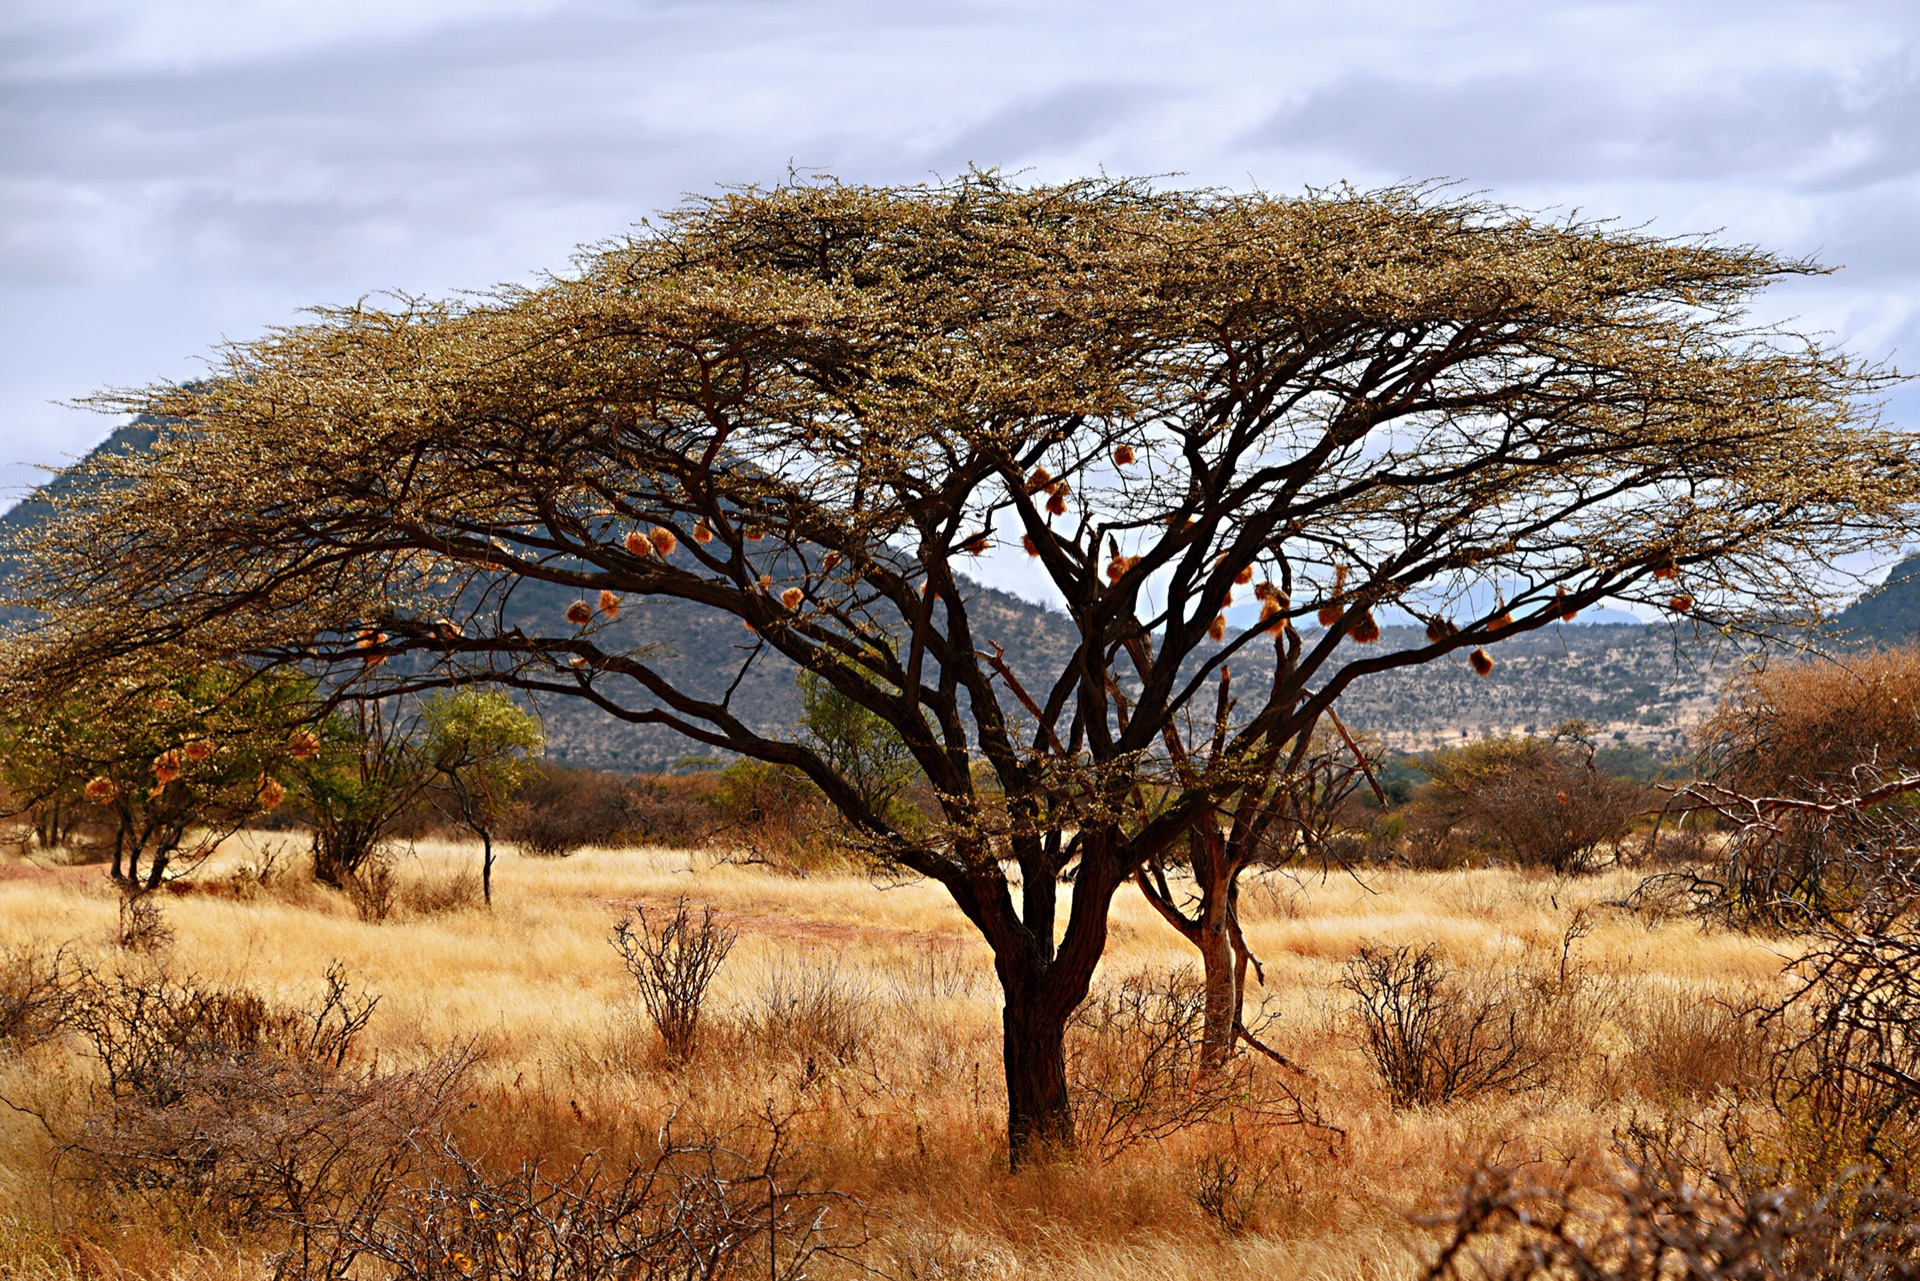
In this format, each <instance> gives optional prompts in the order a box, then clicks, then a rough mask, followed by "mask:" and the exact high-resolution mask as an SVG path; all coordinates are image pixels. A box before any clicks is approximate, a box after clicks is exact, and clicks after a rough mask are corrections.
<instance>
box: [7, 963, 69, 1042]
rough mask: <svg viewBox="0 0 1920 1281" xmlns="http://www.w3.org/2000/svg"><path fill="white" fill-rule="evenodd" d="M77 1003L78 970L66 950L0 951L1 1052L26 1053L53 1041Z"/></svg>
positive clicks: (64, 1025)
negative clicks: (22, 1051) (21, 1051)
mask: <svg viewBox="0 0 1920 1281" xmlns="http://www.w3.org/2000/svg"><path fill="white" fill-rule="evenodd" d="M77 998H78V970H77V967H76V965H75V963H74V961H73V958H72V957H71V956H70V955H69V953H68V952H67V950H66V949H65V948H53V949H49V948H47V947H45V946H42V945H38V944H30V943H29V944H17V945H15V946H12V947H8V948H4V949H0V1050H15V1051H19V1050H26V1049H30V1048H32V1047H33V1046H36V1045H40V1044H42V1043H43V1042H46V1041H50V1040H52V1039H53V1038H54V1037H56V1036H58V1035H59V1034H60V1032H61V1030H62V1029H63V1028H65V1027H66V1025H67V1022H68V1020H69V1019H70V1018H71V1017H72V1011H73V1007H74V1003H75V1001H76V1000H77Z"/></svg>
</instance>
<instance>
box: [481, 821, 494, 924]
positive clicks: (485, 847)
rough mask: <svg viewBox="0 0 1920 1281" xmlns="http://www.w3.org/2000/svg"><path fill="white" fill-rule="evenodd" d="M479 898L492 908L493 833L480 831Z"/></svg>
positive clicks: (485, 830)
mask: <svg viewBox="0 0 1920 1281" xmlns="http://www.w3.org/2000/svg"><path fill="white" fill-rule="evenodd" d="M480 897H481V898H482V899H484V900H486V904H487V906H488V907H492V906H493V833H492V832H490V831H488V830H487V829H486V828H484V827H483V828H481V829H480Z"/></svg>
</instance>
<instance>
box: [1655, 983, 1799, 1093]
mask: <svg viewBox="0 0 1920 1281" xmlns="http://www.w3.org/2000/svg"><path fill="white" fill-rule="evenodd" d="M1758 1004H1759V1002H1758V1000H1757V998H1756V999H1755V1000H1753V1001H1749V1002H1744V1003H1732V1002H1728V1001H1724V1000H1716V999H1712V998H1709V997H1705V996H1702V995H1700V994H1699V993H1695V992H1689V991H1684V990H1683V991H1672V990H1669V991H1660V992H1655V993H1653V994H1651V995H1649V996H1647V997H1645V998H1643V999H1642V1000H1640V1001H1638V1002H1636V1003H1635V1005H1634V1006H1633V1008H1632V1009H1631V1010H1630V1011H1628V1013H1627V1018H1626V1022H1627V1024H1628V1028H1627V1031H1628V1035H1629V1036H1630V1037H1631V1039H1632V1049H1631V1050H1629V1051H1628V1053H1627V1054H1626V1056H1625V1058H1624V1060H1623V1061H1622V1062H1621V1064H1620V1073H1621V1076H1622V1079H1623V1083H1624V1084H1625V1085H1627V1086H1628V1087H1629V1088H1631V1089H1633V1090H1634V1091H1636V1092H1637V1093H1639V1094H1640V1095H1641V1096H1642V1097H1645V1098H1649V1099H1659V1100H1666V1101H1672V1102H1678V1103H1698V1102H1700V1101H1701V1100H1704V1099H1708V1098H1711V1097H1713V1096H1714V1095H1716V1094H1719V1093H1721V1092H1723V1091H1728V1092H1732V1093H1735V1094H1746V1093H1749V1092H1750V1091H1752V1090H1753V1089H1755V1088H1757V1087H1758V1086H1760V1085H1761V1084H1763V1083H1764V1081H1765V1079H1766V1073H1767V1063H1768V1060H1769V1055H1770V1052H1771V1048H1772V1047H1771V1041H1772V1038H1771V1036H1770V1034H1769V1031H1768V1029H1767V1028H1766V1027H1765V1026H1764V1025H1762V1024H1761V1022H1760V1021H1759V1018H1758V1015H1757V1007H1758Z"/></svg>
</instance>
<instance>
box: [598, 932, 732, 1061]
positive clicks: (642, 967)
mask: <svg viewBox="0 0 1920 1281" xmlns="http://www.w3.org/2000/svg"><path fill="white" fill-rule="evenodd" d="M636 926H637V927H638V928H635V927H636ZM737 937H738V935H737V934H736V933H735V932H734V931H733V930H731V929H729V928H727V927H726V926H725V925H722V924H720V923H719V922H718V921H716V920H714V918H713V909H712V908H710V907H702V908H701V909H700V915H699V917H698V918H697V919H696V918H695V916H694V914H693V910H692V909H691V908H690V907H689V906H688V904H687V900H686V898H685V896H682V897H681V898H679V899H678V900H676V901H675V903H674V907H673V912H672V914H671V915H668V916H667V917H666V918H665V919H664V920H663V921H661V922H659V923H655V922H654V921H651V920H649V919H648V918H647V913H646V911H645V910H644V909H635V911H634V914H633V919H632V920H631V921H622V922H620V924H618V925H616V926H615V927H614V930H613V940H612V942H613V945H614V947H615V948H616V949H618V950H619V952H620V956H621V959H622V960H624V961H625V962H626V966H627V972H628V973H629V974H631V975H633V980H634V982H635V983H637V984H638V985H639V987H640V999H641V1001H642V1003H644V1004H645V1005H646V1007H647V1016H648V1017H649V1018H651V1019H652V1020H653V1025H654V1027H655V1028H656V1029H658V1031H659V1033H660V1040H661V1043H662V1044H663V1045H664V1046H665V1048H666V1052H667V1057H668V1058H669V1059H673V1060H682V1059H685V1058H686V1057H687V1056H688V1055H690V1054H692V1053H693V1046H694V1039H695V1037H696V1036H697V1035H698V1034H699V1030H700V1010H701V1006H702V1004H703V1003H704V1002H705V1000H706V994H707V986H708V985H709V984H710V983H712V982H713V977H714V975H716V974H718V973H719V972H720V966H721V964H722V963H723V962H725V961H726V959H727V953H728V952H730V951H732V950H733V944H734V941H735V939H736V938H737Z"/></svg>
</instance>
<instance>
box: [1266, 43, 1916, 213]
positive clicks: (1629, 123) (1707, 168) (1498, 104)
mask: <svg viewBox="0 0 1920 1281" xmlns="http://www.w3.org/2000/svg"><path fill="white" fill-rule="evenodd" d="M1594 70H1595V69H1593V68H1587V67H1582V66H1580V65H1578V64H1577V63H1569V64H1568V65H1566V66H1563V67H1559V68H1553V69H1541V70H1535V71H1531V72H1528V73H1525V74H1516V73H1508V74H1504V75H1497V76H1488V77H1476V78H1474V79H1471V80H1465V81H1458V82H1423V81H1418V80H1412V79H1407V78H1389V77H1384V76H1379V75H1371V74H1361V75H1354V76H1350V77H1346V78H1342V79H1338V80H1335V81H1333V82H1332V83H1330V84H1327V85H1325V86H1324V87H1322V88H1320V89H1317V90H1315V91H1312V92H1310V93H1308V94H1305V95H1303V96H1302V97H1301V98H1299V99H1298V100H1297V101H1295V102H1293V103H1291V104H1289V105H1287V106H1285V107H1283V108H1282V109H1280V110H1279V111H1277V112H1275V113H1274V115H1273V116H1272V117H1270V118H1269V119H1268V120H1267V121H1266V122H1265V123H1264V124H1263V125H1262V126H1261V127H1259V128H1258V129H1256V130H1255V131H1253V132H1252V133H1251V134H1250V135H1248V137H1247V139H1246V142H1247V144H1248V145H1249V146H1252V147H1255V148H1292V149H1308V150H1313V151H1321V152H1335V153H1341V154H1346V155H1351V156H1354V157H1357V158H1364V159H1365V160H1366V161H1367V162H1369V163H1371V164H1373V165H1374V166H1376V167H1378V168H1381V169H1384V170H1386V171H1389V172H1397V173H1402V174H1405V175H1407V176H1410V177H1440V176H1444V177H1459V178H1466V179H1469V180H1471V181H1474V182H1484V181H1490V180H1491V181H1503V180H1504V181H1541V180H1551V181H1583V182H1592V181H1596V180H1601V181H1604V180H1609V179H1614V180H1617V179H1622V178H1627V179H1634V180H1639V181H1646V180H1648V179H1660V180H1672V181H1703V180H1711V179H1714V178H1722V179H1724V178H1735V177H1741V178H1745V177H1754V176H1762V177H1765V178H1767V179H1769V180H1771V181H1773V182H1784V183H1787V184H1790V185H1797V186H1809V187H1825V188H1830V189H1845V188H1851V187H1857V186H1860V185H1864V184H1867V183H1870V182H1876V181H1883V180H1885V179H1886V178H1887V177H1890V176H1894V175H1904V174H1909V173H1912V172H1914V170H1915V168H1916V165H1917V164H1920V150H1916V143H1915V139H1914V137H1913V125H1914V124H1915V123H1916V120H1915V117H1916V113H1917V109H1920V81H1917V80H1916V76H1915V71H1914V60H1913V57H1912V54H1911V51H1910V50H1908V49H1905V48H1903V49H1900V50H1898V51H1896V52H1894V53H1893V54H1890V55H1888V56H1886V57H1884V58H1883V59H1881V60H1880V62H1879V63H1878V64H1877V65H1876V66H1874V67H1872V68H1870V69H1869V71H1868V72H1867V74H1865V75H1863V76H1860V77H1858V78H1855V77H1850V76H1846V75H1843V74H1841V73H1838V72H1831V73H1824V74H1816V73H1813V72H1810V71H1787V70H1781V69H1775V70H1770V71H1768V72H1765V73H1764V74H1756V75H1752V76H1748V77H1745V78H1742V79H1738V80H1735V81H1732V82H1729V83H1725V84H1720V85H1713V84H1706V85H1691V84H1690V85H1686V86H1679V87H1676V86H1672V85H1662V84H1656V83H1650V82H1641V81H1638V80H1636V78H1635V77H1634V76H1633V75H1632V74H1630V72H1629V73H1621V74H1616V75H1613V76H1608V77H1602V76H1596V75H1595V74H1594ZM1613 70H1615V71H1616V72H1620V69H1617V68H1616V69H1613Z"/></svg>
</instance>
